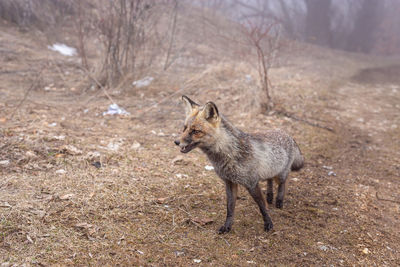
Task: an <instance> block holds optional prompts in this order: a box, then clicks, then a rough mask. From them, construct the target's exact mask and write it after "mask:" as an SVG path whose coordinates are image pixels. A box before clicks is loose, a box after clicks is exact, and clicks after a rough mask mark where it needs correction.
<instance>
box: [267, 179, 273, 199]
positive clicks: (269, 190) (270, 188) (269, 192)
mask: <svg viewBox="0 0 400 267" xmlns="http://www.w3.org/2000/svg"><path fill="white" fill-rule="evenodd" d="M273 199H274V187H273V180H272V179H268V184H267V202H268V204H272V201H273Z"/></svg>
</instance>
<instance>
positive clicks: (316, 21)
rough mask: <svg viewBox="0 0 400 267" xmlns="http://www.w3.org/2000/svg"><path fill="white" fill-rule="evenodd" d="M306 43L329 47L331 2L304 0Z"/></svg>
mask: <svg viewBox="0 0 400 267" xmlns="http://www.w3.org/2000/svg"><path fill="white" fill-rule="evenodd" d="M305 3H306V6H307V15H306V41H307V42H310V43H314V44H318V45H324V46H331V39H332V38H331V34H332V33H331V25H330V19H331V18H330V17H331V0H306V1H305Z"/></svg>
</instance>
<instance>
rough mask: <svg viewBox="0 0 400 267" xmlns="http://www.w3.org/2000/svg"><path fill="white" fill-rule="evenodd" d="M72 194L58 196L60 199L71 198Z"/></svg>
mask: <svg viewBox="0 0 400 267" xmlns="http://www.w3.org/2000/svg"><path fill="white" fill-rule="evenodd" d="M73 196H74V194H66V195H63V196H61V197H60V199H61V200H68V199H71V198H72V197H73Z"/></svg>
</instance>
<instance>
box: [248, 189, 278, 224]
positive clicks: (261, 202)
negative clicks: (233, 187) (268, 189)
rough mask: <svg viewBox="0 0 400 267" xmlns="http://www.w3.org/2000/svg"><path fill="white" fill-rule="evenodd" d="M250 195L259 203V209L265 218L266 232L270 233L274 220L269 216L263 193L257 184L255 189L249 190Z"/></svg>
mask: <svg viewBox="0 0 400 267" xmlns="http://www.w3.org/2000/svg"><path fill="white" fill-rule="evenodd" d="M247 190H248V191H249V193H250V195H251V196H252V197H253V199H254V201H255V202H256V203H257V205H258V207H259V208H260V212H261V215H262V216H263V220H264V230H265V231H269V230H271V229H272V227H273V224H272V220H271V218H270V217H269V215H268V212H267V208H266V203H265V200H264V196H263V193H262V191H261V188H260V186H259V185H258V184H257V185H256V187H254V188H247Z"/></svg>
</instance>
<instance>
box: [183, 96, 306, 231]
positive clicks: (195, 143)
mask: <svg viewBox="0 0 400 267" xmlns="http://www.w3.org/2000/svg"><path fill="white" fill-rule="evenodd" d="M182 99H183V101H184V102H185V103H186V116H187V118H186V120H185V127H184V130H183V133H182V135H181V137H180V138H179V139H178V140H176V141H175V143H176V144H177V145H179V146H180V147H181V151H182V152H183V153H187V152H189V151H190V150H192V149H193V148H195V147H199V148H200V149H201V150H202V151H203V152H204V153H205V154H206V155H207V157H208V158H209V160H210V161H211V163H212V165H213V166H214V169H215V171H216V173H217V174H218V176H219V177H220V178H221V179H222V180H223V181H224V182H225V185H226V195H227V217H226V221H225V224H224V225H223V226H222V227H221V228H220V229H219V233H225V232H229V231H230V230H231V227H232V224H233V217H234V209H235V202H236V195H237V185H238V184H240V185H242V186H244V187H245V188H246V189H247V191H248V192H249V193H250V195H251V196H252V197H253V199H254V201H255V202H256V203H257V205H258V206H259V208H260V212H261V214H262V216H263V220H264V229H265V230H266V231H268V230H270V229H272V227H273V225H272V221H271V218H270V217H269V215H268V212H267V208H266V204H265V199H264V198H263V195H262V192H261V189H260V186H259V182H260V181H266V180H268V190H267V201H268V203H272V199H273V189H272V179H273V178H276V180H277V183H278V193H277V197H276V207H278V208H282V207H283V199H284V195H285V182H286V179H287V177H288V174H289V172H290V171H291V170H299V169H301V168H302V167H303V165H304V158H303V156H302V154H301V152H300V149H299V147H298V145H297V144H296V142H295V141H294V139H293V138H292V137H290V136H289V135H288V134H286V133H285V132H284V131H281V130H273V131H267V132H265V133H264V134H255V135H250V134H247V133H244V132H242V131H241V130H239V129H237V128H236V127H234V126H233V125H232V124H231V123H230V122H229V121H228V120H227V119H225V118H224V116H222V115H220V114H219V112H218V109H217V106H216V105H215V104H214V103H212V102H208V103H207V104H206V105H204V106H202V107H200V106H199V105H198V104H196V103H195V102H193V101H192V100H190V99H189V98H188V97H186V96H183V97H182ZM199 127H200V128H199ZM193 128H199V129H201V130H200V132H201V137H195V139H193V138H192V137H193V130H191V129H193Z"/></svg>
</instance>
